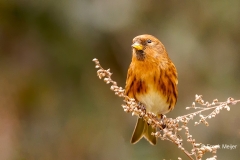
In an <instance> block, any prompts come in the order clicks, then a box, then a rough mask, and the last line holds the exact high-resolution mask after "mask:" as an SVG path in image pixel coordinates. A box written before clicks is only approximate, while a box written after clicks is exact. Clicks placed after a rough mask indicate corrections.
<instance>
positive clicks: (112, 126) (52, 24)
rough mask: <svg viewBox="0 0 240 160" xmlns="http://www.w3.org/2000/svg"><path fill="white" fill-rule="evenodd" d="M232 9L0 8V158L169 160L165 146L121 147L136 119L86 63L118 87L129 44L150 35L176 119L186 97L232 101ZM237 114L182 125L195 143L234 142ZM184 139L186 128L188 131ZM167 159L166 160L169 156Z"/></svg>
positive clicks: (191, 4) (146, 4)
mask: <svg viewBox="0 0 240 160" xmlns="http://www.w3.org/2000/svg"><path fill="white" fill-rule="evenodd" d="M239 7H240V1H238V0H230V1H224V0H220V1H216V0H213V1H207V0H203V1H190V0H186V1H173V0H170V1H153V0H149V1H144V0H139V1H134V0H130V1H128V0H122V1H116V0H114V1H110V0H102V1H97V0H91V1H89V0H81V1H74V0H69V1H63V0H60V1H54V0H50V1H27V0H20V1H14V0H11V1H4V0H3V1H0V88H1V90H0V117H1V121H0V128H1V131H0V142H1V143H0V148H1V149H0V159H6V160H7V159H44V160H48V159H86V160H87V159H89V160H90V159H104V160H105V159H163V158H165V159H170V158H171V159H177V157H178V156H181V157H182V158H183V159H186V157H185V155H183V153H181V151H180V150H179V149H178V148H177V147H176V146H174V144H172V143H170V142H165V141H159V142H158V145H157V146H156V147H152V146H150V145H149V144H148V143H147V142H146V141H144V140H142V141H140V142H139V143H138V144H136V145H131V144H130V143H129V140H130V137H131V134H132V130H133V128H134V125H135V124H134V123H135V120H136V117H131V116H130V115H127V114H126V113H124V112H123V110H122V108H121V103H122V100H121V99H119V98H118V97H116V96H114V94H113V93H112V92H111V91H110V90H109V86H107V85H105V84H104V83H103V82H102V81H100V80H98V78H97V76H96V69H94V63H93V62H92V59H93V58H98V59H99V60H100V62H101V65H102V66H103V67H104V68H111V71H112V72H113V73H114V74H113V79H114V80H116V81H117V82H118V83H119V84H120V86H123V87H124V85H125V79H126V73H127V68H128V65H129V64H130V61H131V47H130V45H131V41H132V38H133V37H135V36H137V35H139V34H143V33H149V34H153V35H155V36H156V37H158V38H159V39H160V40H161V41H162V42H163V44H165V47H166V48H167V50H168V53H169V55H170V57H171V59H172V60H173V62H174V63H175V65H176V67H177V69H178V73H179V100H178V104H177V106H176V108H175V109H174V111H172V112H171V113H169V114H168V116H169V117H176V116H177V115H183V114H185V113H186V110H185V109H184V108H185V107H186V106H189V105H191V103H192V101H193V100H194V95H195V94H203V95H204V99H207V100H209V101H211V100H212V99H214V98H218V99H219V100H223V101H225V100H226V99H227V98H228V97H229V96H232V97H234V98H236V99H239V97H240V92H239V87H240V85H239V81H240V72H239V70H240V54H239V52H240V45H239V43H240V29H239V28H240V17H239V15H240V10H239ZM239 111H240V109H239V107H238V106H233V107H232V108H231V111H230V112H224V111H223V112H222V113H221V114H220V115H218V116H217V117H216V118H214V119H212V120H210V121H209V123H210V127H205V126H199V127H192V133H193V135H195V138H196V139H197V141H198V142H202V143H205V144H234V145H238V146H237V149H236V150H226V149H220V150H219V151H218V158H219V159H238V157H239V156H240V155H239V147H240V127H239V121H240V118H239V116H238V113H239ZM190 131H191V130H190ZM172 153H174V154H172Z"/></svg>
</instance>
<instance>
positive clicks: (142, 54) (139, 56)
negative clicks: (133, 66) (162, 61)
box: [136, 50, 145, 61]
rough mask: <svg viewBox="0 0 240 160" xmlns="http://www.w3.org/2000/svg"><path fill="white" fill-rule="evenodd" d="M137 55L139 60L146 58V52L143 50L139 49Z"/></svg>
mask: <svg viewBox="0 0 240 160" xmlns="http://www.w3.org/2000/svg"><path fill="white" fill-rule="evenodd" d="M136 57H137V60H139V61H143V60H144V59H145V53H144V52H143V50H137V51H136Z"/></svg>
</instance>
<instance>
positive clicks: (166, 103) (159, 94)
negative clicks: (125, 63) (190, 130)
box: [125, 34, 178, 145]
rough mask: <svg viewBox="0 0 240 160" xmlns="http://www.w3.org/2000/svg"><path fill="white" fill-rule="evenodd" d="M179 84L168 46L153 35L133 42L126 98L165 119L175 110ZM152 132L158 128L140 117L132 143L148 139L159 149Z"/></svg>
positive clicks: (136, 38) (137, 38) (134, 39)
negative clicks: (163, 116)
mask: <svg viewBox="0 0 240 160" xmlns="http://www.w3.org/2000/svg"><path fill="white" fill-rule="evenodd" d="M177 84H178V74H177V70H176V67H175V65H174V64H173V62H172V61H171V59H170V58H169V56H168V53H167V51H166V49H165V47H164V45H163V44H162V43H161V42H160V41H159V40H158V39H157V38H156V37H154V36H152V35H149V34H143V35H139V36H136V37H135V38H133V43H132V61H131V63H130V66H129V68H128V72H127V79H126V86H125V94H126V95H127V96H128V97H130V98H134V99H135V100H136V101H137V102H139V103H141V104H142V105H143V106H144V107H145V110H146V112H152V113H154V114H155V115H157V117H158V118H161V117H162V115H164V114H166V113H168V112H169V111H171V110H173V109H174V107H175V104H176V102H177V97H178V89H177ZM152 132H154V133H155V132H156V127H152V126H151V125H149V124H148V123H147V122H146V121H144V120H143V119H142V118H141V117H138V120H137V123H136V126H135V129H134V131H133V134H132V138H131V141H130V142H131V143H132V144H135V143H137V142H138V141H139V140H140V139H142V138H143V137H144V138H145V139H146V140H147V141H148V142H149V143H150V144H152V145H156V143H157V138H156V137H155V136H154V135H152V134H151V133H152Z"/></svg>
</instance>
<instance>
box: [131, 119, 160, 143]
mask: <svg viewBox="0 0 240 160" xmlns="http://www.w3.org/2000/svg"><path fill="white" fill-rule="evenodd" d="M152 132H154V133H155V132H156V128H153V127H152V126H151V125H149V124H147V122H145V121H144V120H143V119H142V118H138V120H137V124H136V126H135V129H134V131H133V135H132V139H131V143H133V144H135V143H137V142H138V141H139V140H140V139H142V137H144V138H145V139H146V140H147V141H148V142H149V143H150V144H152V145H155V144H156V143H157V138H156V137H155V136H153V135H151V133H152Z"/></svg>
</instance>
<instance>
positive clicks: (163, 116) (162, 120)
mask: <svg viewBox="0 0 240 160" xmlns="http://www.w3.org/2000/svg"><path fill="white" fill-rule="evenodd" d="M158 116H159V117H160V119H159V121H160V122H161V124H162V129H164V128H166V124H164V118H165V117H166V116H165V115H163V114H159V115H158Z"/></svg>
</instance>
